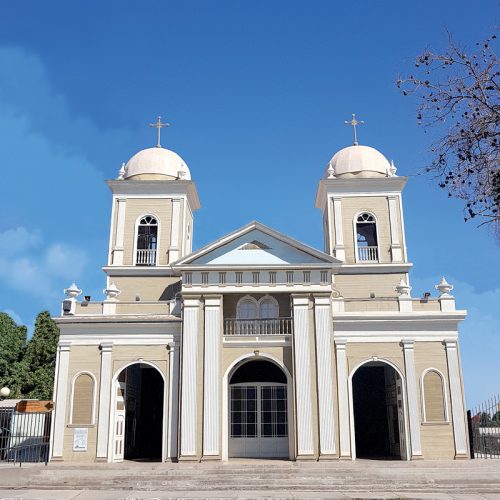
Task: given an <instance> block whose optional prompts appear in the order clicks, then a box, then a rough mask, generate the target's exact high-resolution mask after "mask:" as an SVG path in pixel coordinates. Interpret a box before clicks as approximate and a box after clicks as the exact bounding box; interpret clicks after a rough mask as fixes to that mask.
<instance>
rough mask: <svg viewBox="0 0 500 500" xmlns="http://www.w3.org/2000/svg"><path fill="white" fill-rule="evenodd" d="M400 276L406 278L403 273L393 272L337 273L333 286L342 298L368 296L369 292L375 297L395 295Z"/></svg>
mask: <svg viewBox="0 0 500 500" xmlns="http://www.w3.org/2000/svg"><path fill="white" fill-rule="evenodd" d="M401 278H405V279H406V275H405V274H404V273H393V274H337V275H335V285H334V286H335V288H336V289H337V290H338V291H339V292H340V293H341V295H342V296H343V297H344V298H346V299H347V298H369V297H370V293H371V292H373V293H375V297H397V296H398V294H397V293H396V292H395V290H394V287H395V286H396V285H397V284H398V283H399V282H400V280H401Z"/></svg>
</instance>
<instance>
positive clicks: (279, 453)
mask: <svg viewBox="0 0 500 500" xmlns="http://www.w3.org/2000/svg"><path fill="white" fill-rule="evenodd" d="M228 382H229V391H228V397H229V401H228V409H229V411H228V420H229V421H228V430H229V442H228V455H229V457H230V458H231V457H245V458H288V456H289V437H288V435H289V419H288V390H287V389H288V387H287V377H286V374H285V373H284V372H283V370H282V369H281V368H280V367H279V366H278V365H277V364H275V363H273V362H272V361H268V360H266V359H259V360H255V359H253V360H251V361H246V362H243V363H242V364H240V365H238V366H237V367H236V368H235V369H234V371H233V372H232V374H231V375H230V377H229V380H228Z"/></svg>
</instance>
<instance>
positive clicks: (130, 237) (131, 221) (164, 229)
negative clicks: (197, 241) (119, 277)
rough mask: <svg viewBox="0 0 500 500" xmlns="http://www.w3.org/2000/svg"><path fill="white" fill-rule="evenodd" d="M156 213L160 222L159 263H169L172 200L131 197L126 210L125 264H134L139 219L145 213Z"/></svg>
mask: <svg viewBox="0 0 500 500" xmlns="http://www.w3.org/2000/svg"><path fill="white" fill-rule="evenodd" d="M148 214H151V215H155V216H156V217H157V219H158V222H159V229H158V231H159V238H158V240H159V244H158V252H159V258H158V264H160V265H165V264H168V253H167V252H168V249H169V246H170V233H171V227H172V200H169V199H165V198H158V199H150V198H149V199H148V198H129V199H127V204H126V210H125V232H124V243H123V246H124V253H123V264H124V265H125V266H132V265H133V264H134V256H133V252H134V248H135V237H136V236H135V234H136V233H135V230H136V224H137V219H138V218H139V217H141V216H143V215H148Z"/></svg>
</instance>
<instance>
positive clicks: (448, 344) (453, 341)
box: [443, 339, 458, 350]
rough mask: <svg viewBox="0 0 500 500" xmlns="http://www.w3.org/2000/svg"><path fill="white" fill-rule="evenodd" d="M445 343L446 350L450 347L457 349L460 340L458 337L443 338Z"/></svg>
mask: <svg viewBox="0 0 500 500" xmlns="http://www.w3.org/2000/svg"><path fill="white" fill-rule="evenodd" d="M443 344H444V346H445V348H446V350H448V349H456V348H457V344H458V341H457V340H456V339H444V340H443Z"/></svg>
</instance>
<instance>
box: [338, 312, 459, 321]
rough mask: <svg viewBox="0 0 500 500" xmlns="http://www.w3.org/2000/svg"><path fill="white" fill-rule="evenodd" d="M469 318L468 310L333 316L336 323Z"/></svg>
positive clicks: (350, 313) (340, 314) (362, 313)
mask: <svg viewBox="0 0 500 500" xmlns="http://www.w3.org/2000/svg"><path fill="white" fill-rule="evenodd" d="M466 316H467V311H466V310H459V311H453V312H444V313H443V312H441V311H413V312H408V313H406V312H392V311H391V312H384V311H382V312H372V311H370V312H336V313H335V314H334V316H333V321H334V322H335V323H341V322H345V323H351V322H356V323H359V322H376V321H429V320H432V321H463V320H464V319H465V318H466Z"/></svg>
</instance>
